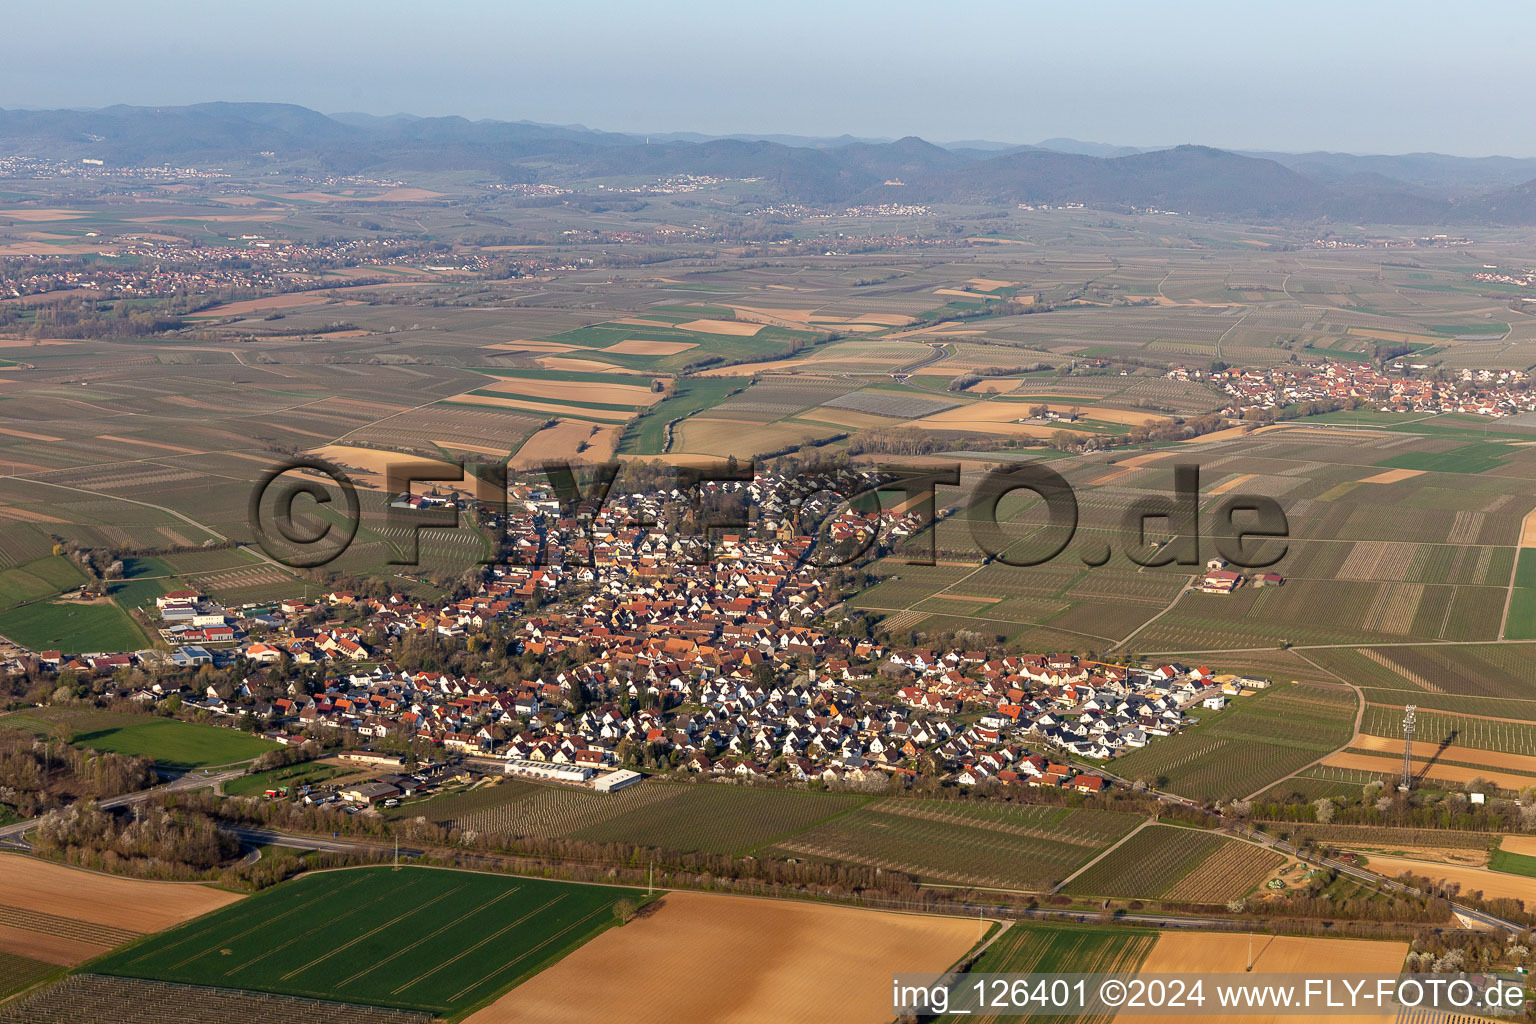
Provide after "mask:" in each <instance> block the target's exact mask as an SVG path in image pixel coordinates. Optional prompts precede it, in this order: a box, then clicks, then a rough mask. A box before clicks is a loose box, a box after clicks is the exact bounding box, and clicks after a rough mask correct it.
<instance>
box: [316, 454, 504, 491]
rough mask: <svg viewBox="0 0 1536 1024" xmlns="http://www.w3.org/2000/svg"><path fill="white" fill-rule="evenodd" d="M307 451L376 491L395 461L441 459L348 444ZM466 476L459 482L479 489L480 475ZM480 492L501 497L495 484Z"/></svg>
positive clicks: (449, 468)
mask: <svg viewBox="0 0 1536 1024" xmlns="http://www.w3.org/2000/svg"><path fill="white" fill-rule="evenodd" d="M305 454H307V455H315V456H318V457H320V458H322V459H329V460H330V461H332V462H334V463H336V464H337V465H338V466H341V467H342V468H343V469H345V470H346V472H347V475H348V476H349V477H351V478H352V482H353V483H355V484H357V486H359V487H368V488H371V489H373V490H376V491H382V490H383V489H384V485H385V482H386V476H387V473H388V470H389V467H390V465H392V464H394V463H399V462H432V463H438V462H439V460H436V459H426V458H423V457H422V456H420V455H405V454H402V453H400V452H387V451H383V450H382V449H378V448H361V447H357V446H355V445H349V444H328V445H324V446H322V447H320V448H311V449H310V450H309V451H308V452H306V453H305ZM496 454H498V455H504V454H506V453H505V452H497V453H496ZM439 464H440V465H441V466H442V467H443V469H444V470H446V471H447V472H449V473H452V472H453V471H454V469H455V468H456V467H454V466H452V465H451V464H449V463H446V462H441V463H439ZM464 476H465V479H464V482H463V483H462V484H460V485H459V486H460V487H461V488H465V489H467V488H468V487H469V486H470V485H471V484H472V483H473V484H475V485H476V487H477V490H478V489H479V488H480V487H481V486H483V485H481V484H480V480H479V478H478V477H475V476H473V475H472V474H470V473H469V472H468V471H466V472H465V474H464ZM440 486H442V487H444V488H447V487H452V486H453V484H452V483H451V482H445V483H443V484H441V485H440ZM477 496H478V497H479V498H480V499H481V500H482V501H498V500H500V496H499V495H498V494H497V493H496V489H495V488H486V493H484V494H478V495H477Z"/></svg>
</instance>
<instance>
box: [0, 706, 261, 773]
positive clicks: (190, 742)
mask: <svg viewBox="0 0 1536 1024" xmlns="http://www.w3.org/2000/svg"><path fill="white" fill-rule="evenodd" d="M56 724H63V725H64V726H65V727H66V728H68V729H69V730H70V740H69V742H70V743H72V744H74V745H75V746H79V747H87V748H89V749H91V750H99V751H103V752H106V753H114V754H131V755H133V756H135V757H148V758H151V759H153V760H154V761H155V762H156V763H157V764H161V765H164V766H166V767H168V768H206V767H209V766H212V765H220V764H233V763H234V762H236V761H248V760H250V759H251V758H253V757H256V756H257V755H259V754H264V753H266V752H267V751H269V750H275V749H276V748H277V744H275V743H272V742H270V741H268V740H264V739H261V738H259V737H256V736H252V735H251V734H249V733H244V732H240V731H239V730H237V729H223V728H220V727H218V726H215V725H198V724H197V723H195V722H182V721H178V720H176V719H174V718H152V717H150V716H148V715H127V714H118V713H115V712H111V711H89V710H81V709H68V708H65V709H55V708H49V709H40V710H36V711H28V712H25V713H22V714H16V715H10V716H8V717H7V718H6V719H5V726H6V728H10V729H27V730H29V731H32V732H37V733H47V732H48V731H49V730H50V729H52V728H53V727H54V726H55V725H56Z"/></svg>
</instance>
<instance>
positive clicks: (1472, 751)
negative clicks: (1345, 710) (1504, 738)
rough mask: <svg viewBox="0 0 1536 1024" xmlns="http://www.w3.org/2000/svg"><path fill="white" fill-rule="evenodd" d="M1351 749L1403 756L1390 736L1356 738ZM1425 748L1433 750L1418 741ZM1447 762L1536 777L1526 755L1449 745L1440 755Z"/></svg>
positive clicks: (1535, 764) (1399, 744)
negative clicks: (1482, 765)
mask: <svg viewBox="0 0 1536 1024" xmlns="http://www.w3.org/2000/svg"><path fill="white" fill-rule="evenodd" d="M1349 745H1350V746H1352V747H1360V748H1361V749H1364V750H1379V751H1381V752H1382V753H1384V754H1394V755H1396V756H1398V757H1402V756H1403V741H1402V740H1401V739H1400V738H1396V737H1391V736H1366V735H1364V734H1361V735H1358V736H1356V737H1355V738H1354V739H1352V740H1350V741H1349ZM1426 747H1429V748H1430V749H1433V747H1430V745H1429V744H1426V743H1424V742H1423V741H1420V743H1419V750H1420V751H1424V750H1425V748H1426ZM1440 756H1441V757H1442V758H1443V759H1445V760H1447V761H1464V762H1466V763H1467V764H1485V765H1487V766H1488V767H1490V768H1507V769H1509V770H1510V771H1512V772H1522V773H1526V774H1530V775H1536V757H1531V756H1530V755H1528V754H1506V753H1504V752H1503V751H1499V750H1478V749H1477V748H1476V747H1462V746H1456V745H1454V744H1453V745H1451V746H1449V747H1447V748H1446V749H1445V753H1443V754H1441V755H1440Z"/></svg>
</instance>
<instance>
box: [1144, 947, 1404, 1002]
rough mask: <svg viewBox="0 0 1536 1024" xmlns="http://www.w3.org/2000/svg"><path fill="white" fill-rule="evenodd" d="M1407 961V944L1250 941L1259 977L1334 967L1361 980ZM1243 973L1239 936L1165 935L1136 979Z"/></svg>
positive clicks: (1393, 970) (1245, 953)
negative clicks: (1344, 966) (1342, 967)
mask: <svg viewBox="0 0 1536 1024" xmlns="http://www.w3.org/2000/svg"><path fill="white" fill-rule="evenodd" d="M1407 955H1408V943H1406V942H1384V941H1376V940H1367V939H1322V938H1312V937H1310V936H1295V935H1255V936H1254V937H1253V960H1254V964H1253V969H1254V972H1255V973H1260V974H1302V973H1312V974H1320V973H1329V972H1337V971H1338V969H1339V965H1340V964H1348V965H1349V969H1350V970H1351V971H1353V972H1358V973H1361V974H1396V973H1397V972H1398V970H1399V969H1400V968H1401V967H1402V965H1403V958H1404V957H1406V956H1407ZM1247 967H1248V941H1247V939H1246V937H1245V936H1242V935H1233V934H1231V933H1225V934H1221V933H1215V932H1166V933H1164V934H1162V935H1159V936H1158V937H1157V944H1156V945H1155V946H1153V947H1152V952H1151V953H1148V954H1147V958H1146V960H1144V961H1143V962H1142V964H1141V967H1140V968H1139V973H1141V974H1180V973H1188V972H1191V971H1199V972H1210V973H1217V974H1243V973H1244V972H1245V971H1246V970H1247ZM1393 1016H1394V1015H1393V1014H1391V1013H1388V1014H1348V1015H1341V1016H1333V1015H1330V1016H1329V1017H1328V1020H1329V1021H1384V1022H1385V1021H1391V1020H1392V1019H1393ZM1119 1019H1123V1020H1126V1021H1138V1022H1144V1021H1159V1022H1162V1021H1168V1022H1174V1021H1178V1022H1182V1021H1184V1020H1186V1019H1187V1018H1185V1017H1182V1016H1177V1015H1167V1016H1164V1015H1162V1014H1157V1015H1153V1016H1147V1015H1143V1014H1136V1015H1134V1016H1133V1015H1129V1014H1127V1015H1125V1016H1124V1017H1122V1018H1119ZM1241 1019H1242V1020H1243V1021H1244V1022H1245V1024H1264V1022H1274V1024H1280V1022H1285V1021H1296V1020H1299V1019H1300V1018H1298V1017H1294V1016H1282V1015H1262V1014H1245V1015H1244V1016H1243V1017H1242V1018H1241Z"/></svg>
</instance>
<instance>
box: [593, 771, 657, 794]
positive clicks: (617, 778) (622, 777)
mask: <svg viewBox="0 0 1536 1024" xmlns="http://www.w3.org/2000/svg"><path fill="white" fill-rule="evenodd" d="M644 778H645V776H644V775H641V774H640V773H639V772H632V771H630V770H629V769H627V768H620V769H619V770H618V771H616V772H607V773H605V774H603V775H599V776H598V777H597V778H595V779H593V780H592V788H593V789H595V790H597V791H598V792H599V793H612V792H614V791H615V790H620V789H623V788H624V787H625V786H633V785H634V784H635V783H637V782H640V781H641V780H642V779H644Z"/></svg>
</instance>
